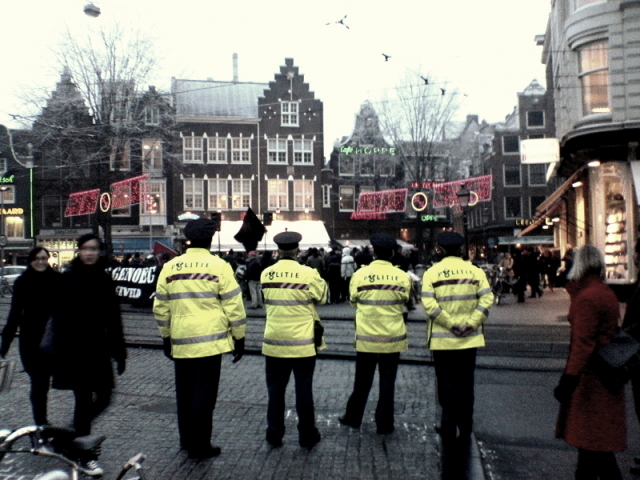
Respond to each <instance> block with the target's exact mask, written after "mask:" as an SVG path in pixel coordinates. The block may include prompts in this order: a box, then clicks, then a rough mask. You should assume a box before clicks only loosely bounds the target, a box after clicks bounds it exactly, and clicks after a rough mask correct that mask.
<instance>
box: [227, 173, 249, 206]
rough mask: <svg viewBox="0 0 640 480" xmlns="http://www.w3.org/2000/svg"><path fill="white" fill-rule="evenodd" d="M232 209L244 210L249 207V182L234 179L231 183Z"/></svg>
mask: <svg viewBox="0 0 640 480" xmlns="http://www.w3.org/2000/svg"><path fill="white" fill-rule="evenodd" d="M231 198H232V200H233V201H232V208H233V209H234V210H246V209H247V208H249V207H250V206H251V180H250V179H244V178H234V179H233V181H232V182H231Z"/></svg>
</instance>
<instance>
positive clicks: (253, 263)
mask: <svg viewBox="0 0 640 480" xmlns="http://www.w3.org/2000/svg"><path fill="white" fill-rule="evenodd" d="M260 260H261V259H260V258H258V256H257V253H256V252H255V251H251V252H249V258H248V262H247V272H246V274H245V278H246V279H247V283H248V285H249V295H250V296H251V305H250V306H249V308H251V309H255V308H262V288H260V275H261V274H262V270H263V268H262V264H261V262H260Z"/></svg>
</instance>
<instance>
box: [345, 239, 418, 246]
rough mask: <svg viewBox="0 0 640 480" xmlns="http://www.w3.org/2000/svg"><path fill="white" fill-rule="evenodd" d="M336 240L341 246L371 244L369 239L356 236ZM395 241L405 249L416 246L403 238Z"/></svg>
mask: <svg viewBox="0 0 640 480" xmlns="http://www.w3.org/2000/svg"><path fill="white" fill-rule="evenodd" d="M336 242H338V243H339V244H340V245H342V246H343V247H351V248H353V247H368V246H369V245H371V243H370V242H369V239H368V238H367V239H361V238H356V239H352V238H349V239H346V238H341V239H340V240H336ZM396 242H398V245H400V246H401V247H402V248H407V249H412V248H416V247H415V246H414V245H413V244H411V243H408V242H405V241H404V240H399V239H396Z"/></svg>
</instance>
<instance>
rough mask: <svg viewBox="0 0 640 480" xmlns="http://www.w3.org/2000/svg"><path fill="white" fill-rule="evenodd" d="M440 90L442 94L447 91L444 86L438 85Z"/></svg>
mask: <svg viewBox="0 0 640 480" xmlns="http://www.w3.org/2000/svg"><path fill="white" fill-rule="evenodd" d="M440 91H441V92H442V95H444V94H445V93H447V91H446V90H445V89H444V88H442V87H440Z"/></svg>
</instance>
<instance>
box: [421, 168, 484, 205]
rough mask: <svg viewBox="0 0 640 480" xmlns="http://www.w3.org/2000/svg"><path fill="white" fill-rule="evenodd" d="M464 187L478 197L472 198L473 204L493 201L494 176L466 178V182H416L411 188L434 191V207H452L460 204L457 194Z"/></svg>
mask: <svg viewBox="0 0 640 480" xmlns="http://www.w3.org/2000/svg"><path fill="white" fill-rule="evenodd" d="M463 185H464V187H465V188H466V189H467V190H470V191H471V192H473V193H474V194H475V195H477V199H476V198H475V197H474V198H471V202H472V203H475V202H487V201H489V200H491V189H492V186H493V175H484V176H482V177H473V178H465V179H464V180H455V181H453V182H415V183H412V184H411V187H412V188H421V189H425V190H426V189H432V190H433V192H434V195H433V206H434V207H452V206H454V205H455V204H457V203H460V200H459V199H458V195H457V193H458V191H460V189H461V188H462V186H463Z"/></svg>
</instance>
